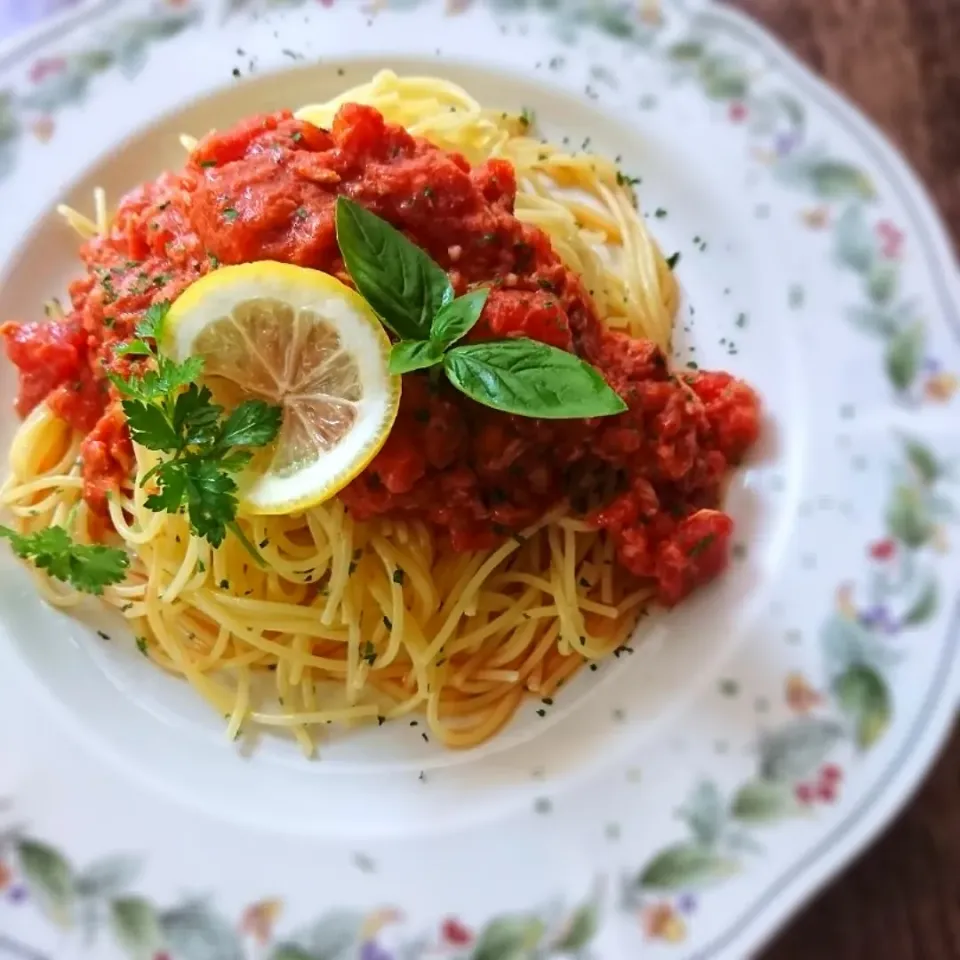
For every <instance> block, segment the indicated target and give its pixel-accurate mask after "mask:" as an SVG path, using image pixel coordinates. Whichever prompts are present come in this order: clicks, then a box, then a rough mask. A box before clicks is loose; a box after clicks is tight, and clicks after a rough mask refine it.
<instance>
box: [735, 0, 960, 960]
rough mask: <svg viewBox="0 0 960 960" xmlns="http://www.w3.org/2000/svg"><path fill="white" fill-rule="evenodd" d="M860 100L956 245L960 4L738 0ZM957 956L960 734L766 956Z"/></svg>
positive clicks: (918, 959) (792, 959)
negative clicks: (884, 827) (904, 804)
mask: <svg viewBox="0 0 960 960" xmlns="http://www.w3.org/2000/svg"><path fill="white" fill-rule="evenodd" d="M730 2H731V3H732V4H733V5H734V6H736V7H738V8H739V9H741V10H743V11H744V12H746V13H749V14H751V15H752V16H754V17H756V18H757V19H758V20H760V21H761V22H762V23H764V24H765V25H766V26H767V28H768V29H769V30H771V31H772V32H773V33H774V34H776V35H777V36H778V37H779V38H780V39H781V40H783V41H784V42H785V43H786V44H787V45H788V46H789V47H791V49H793V50H794V51H795V52H796V53H797V54H798V55H799V56H800V57H801V58H802V59H803V60H805V61H806V62H807V63H808V64H809V65H810V66H811V67H813V69H814V70H816V71H817V72H818V73H820V74H821V75H823V76H824V77H826V78H827V79H828V80H829V81H830V82H831V83H832V84H833V85H834V86H836V87H838V88H839V89H840V90H841V91H843V92H844V93H845V94H846V95H847V97H848V98H849V99H851V100H852V101H854V102H855V103H856V104H857V105H858V106H859V107H860V109H861V110H863V111H864V112H865V113H866V114H867V115H868V116H869V117H871V118H872V119H873V120H874V122H875V123H877V124H878V125H879V126H880V127H881V128H882V129H883V130H884V131H885V132H886V134H887V135H888V136H889V137H890V138H891V139H892V140H893V141H894V143H896V144H897V146H898V147H899V148H900V149H901V150H902V151H903V153H904V154H905V155H906V156H907V158H908V159H909V160H910V162H911V163H912V165H913V166H914V168H915V169H916V170H917V172H918V173H919V174H920V177H921V179H922V180H923V181H924V182H925V183H926V185H927V187H928V188H929V189H930V191H931V192H932V194H933V196H934V199H935V200H936V203H937V205H938V207H939V208H940V211H941V212H942V213H943V215H944V217H945V218H946V221H947V225H948V226H949V228H950V231H951V234H952V236H953V241H954V245H955V248H956V249H958V250H960V0H730ZM861 958H862V960H960V731H958V732H956V733H955V734H954V736H953V739H952V741H951V742H950V743H949V745H948V746H947V748H946V750H945V752H944V754H943V756H942V757H941V758H940V762H939V763H938V764H937V766H936V768H935V770H934V771H933V772H932V774H931V775H930V778H929V779H928V781H927V782H926V784H925V785H924V787H923V789H922V790H921V791H920V793H919V794H918V795H917V797H916V798H915V799H914V800H913V802H912V803H911V804H910V806H909V807H908V808H907V810H906V811H905V812H904V813H903V814H902V815H901V817H900V818H899V819H898V820H897V822H896V823H895V824H894V825H893V826H892V827H891V828H890V829H889V830H888V831H887V833H886V834H885V835H884V836H883V837H882V838H881V839H880V840H879V841H878V842H877V843H876V844H875V845H874V846H873V847H872V848H871V849H870V850H869V851H868V852H867V853H865V854H864V855H863V856H862V857H861V858H860V860H859V861H858V862H857V863H856V864H854V865H853V866H852V867H851V868H850V869H849V870H848V871H847V872H846V873H845V874H844V875H843V876H842V877H841V878H840V879H839V880H837V881H836V882H835V883H834V884H833V885H832V886H831V887H829V888H828V889H827V890H826V891H825V892H824V893H823V894H821V896H819V897H818V898H817V899H816V900H815V901H814V902H813V904H811V905H810V906H809V907H808V908H807V909H806V910H805V911H804V912H803V913H801V914H800V916H799V917H798V918H797V919H796V920H795V921H794V923H793V924H792V925H791V926H790V927H789V928H788V929H787V930H786V931H785V932H784V933H783V934H782V935H781V936H780V937H779V938H778V939H777V940H776V941H775V942H774V943H773V944H772V945H771V946H770V948H769V949H768V950H767V952H766V953H765V954H764V960H861Z"/></svg>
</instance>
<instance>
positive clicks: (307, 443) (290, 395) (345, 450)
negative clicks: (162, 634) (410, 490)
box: [164, 261, 400, 514]
mask: <svg viewBox="0 0 960 960" xmlns="http://www.w3.org/2000/svg"><path fill="white" fill-rule="evenodd" d="M164 339H165V343H164V348H165V349H167V350H169V351H170V352H171V353H172V354H174V355H175V356H176V357H177V358H178V359H181V360H182V359H183V358H184V357H187V356H193V355H196V356H201V357H203V359H204V378H205V380H206V381H207V382H208V383H209V384H210V386H211V387H212V389H213V390H214V393H215V395H216V396H217V397H218V399H222V398H223V397H229V398H231V399H233V400H234V402H235V401H236V400H237V399H240V398H241V397H243V396H246V397H251V396H253V397H260V398H262V399H264V400H266V401H267V402H268V403H274V404H279V405H281V406H282V407H283V425H282V426H281V428H280V433H279V436H278V437H277V441H276V444H275V447H274V448H273V450H272V455H269V456H261V457H259V458H258V459H257V460H255V461H254V463H253V465H252V469H251V470H249V471H248V474H251V475H250V476H247V477H245V478H244V482H243V484H242V487H243V498H244V503H245V506H246V507H247V508H248V509H249V510H251V511H253V512H255V513H271V514H275V513H293V512H295V511H299V510H303V509H306V508H307V507H309V506H313V505H314V504H317V503H321V502H322V501H324V500H326V499H328V498H329V497H332V496H333V495H334V494H335V493H336V492H337V491H338V490H340V489H341V488H343V487H344V486H346V484H347V483H349V482H350V481H351V480H352V479H353V478H354V477H355V476H356V475H357V474H358V473H360V471H361V470H363V468H364V467H365V466H366V465H367V464H368V463H369V462H370V460H371V459H372V458H373V457H374V455H375V454H376V452H377V451H378V450H379V449H380V447H381V446H383V443H384V441H385V440H386V439H387V435H388V434H389V433H390V427H391V426H392V424H393V421H394V419H395V418H396V416H397V406H398V404H399V402H400V378H399V377H395V376H391V375H390V373H389V372H388V369H387V365H388V361H389V357H390V341H389V339H388V337H387V334H386V331H385V330H384V329H383V327H382V326H381V324H380V321H379V320H378V319H377V317H376V315H375V314H374V313H373V311H372V310H371V309H370V307H369V305H368V304H367V303H366V301H365V300H363V298H362V297H360V296H359V295H358V294H357V293H355V292H354V291H353V290H351V289H350V288H349V287H347V286H345V285H344V284H342V283H341V282H340V281H339V280H337V279H336V278H335V277H331V276H330V275H329V274H326V273H321V272H319V271H318V270H308V269H306V268H304V267H295V266H291V265H290V264H285V263H274V262H272V261H261V262H259V263H246V264H240V265H238V266H234V267H222V268H221V269H219V270H215V271H213V272H212V273H209V274H207V275H206V276H205V277H203V278H202V279H200V280H198V281H197V282H196V283H194V284H192V285H191V286H190V287H189V288H188V289H187V290H185V291H184V292H183V294H181V296H180V297H179V298H178V299H177V300H176V302H175V303H174V304H173V306H172V307H171V308H170V312H169V314H168V315H167V321H166V333H165V336H164Z"/></svg>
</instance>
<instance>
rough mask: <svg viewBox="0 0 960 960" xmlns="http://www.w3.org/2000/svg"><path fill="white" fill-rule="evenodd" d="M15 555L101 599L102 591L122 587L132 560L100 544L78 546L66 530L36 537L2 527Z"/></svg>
mask: <svg viewBox="0 0 960 960" xmlns="http://www.w3.org/2000/svg"><path fill="white" fill-rule="evenodd" d="M0 537H6V538H7V539H8V540H9V541H10V546H11V547H13V552H14V553H15V554H16V555H17V556H18V557H20V558H21V559H23V560H29V561H31V562H32V563H33V565H34V566H35V567H37V568H38V569H40V570H46V571H47V573H48V574H49V575H50V576H51V577H54V578H55V579H57V580H63V581H64V582H65V583H69V584H70V585H71V586H73V587H75V588H76V589H77V590H81V591H83V592H84V593H93V594H96V595H97V596H99V595H100V594H102V593H103V588H104V587H107V586H109V585H110V584H113V583H119V582H120V581H121V580H122V579H123V578H124V577H125V576H126V575H127V567H128V566H129V564H130V560H129V558H128V557H127V554H126V553H125V552H124V551H123V550H118V549H117V548H116V547H104V546H101V545H99V544H88V543H76V542H75V541H74V540H73V539H72V538H71V536H70V534H69V533H68V532H67V531H66V529H65V528H64V527H60V526H52V527H47V528H46V529H45V530H38V531H37V532H36V533H17V532H16V530H11V529H10V528H9V527H4V526H2V525H0Z"/></svg>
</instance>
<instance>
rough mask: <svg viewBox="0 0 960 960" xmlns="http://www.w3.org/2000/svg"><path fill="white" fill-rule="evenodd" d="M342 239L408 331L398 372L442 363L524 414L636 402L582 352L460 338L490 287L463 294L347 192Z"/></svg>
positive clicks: (341, 201)
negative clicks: (612, 385)
mask: <svg viewBox="0 0 960 960" xmlns="http://www.w3.org/2000/svg"><path fill="white" fill-rule="evenodd" d="M336 223H337V242H338V243H339V245H340V253H341V254H342V256H343V262H344V265H345V266H346V268H347V272H348V273H349V274H350V277H351V278H352V279H353V282H354V284H355V285H356V287H357V290H358V291H359V293H360V295H361V296H362V297H363V298H364V299H365V300H366V301H367V302H368V303H369V304H370V306H371V307H373V309H374V312H375V313H376V314H377V316H378V317H380V319H381V321H382V322H383V324H384V326H386V327H387V328H388V329H390V330H391V331H393V333H395V334H396V335H397V336H398V337H399V338H400V339H399V342H398V343H395V344H394V345H393V349H392V350H391V353H390V372H391V373H393V374H401V373H411V372H412V371H414V370H425V369H427V368H429V367H435V366H438V365H442V367H443V372H444V373H445V374H446V377H447V379H448V380H449V381H450V383H451V384H453V386H454V387H456V388H457V389H458V390H460V391H462V392H463V393H465V394H466V395H467V396H468V397H470V398H471V399H473V400H475V401H477V403H482V404H483V405H484V406H487V407H492V408H493V409H495V410H502V411H503V412H504V413H513V414H518V415H520V416H523V417H543V418H548V419H566V418H580V417H605V416H610V415H611V414H616V413H622V412H623V411H624V410H626V409H627V405H626V404H625V403H624V402H623V400H622V399H621V398H620V397H619V396H617V394H616V393H615V392H614V391H613V390H612V389H611V388H610V386H609V385H608V384H607V382H606V381H605V380H604V379H603V377H602V376H601V374H600V372H599V371H598V370H597V369H595V368H594V367H592V366H590V364H588V363H584V362H583V361H582V360H581V359H580V358H579V357H578V356H576V355H575V354H572V353H568V352H567V351H566V350H560V349H558V348H557V347H551V346H550V345H549V344H546V343H541V342H540V341H538V340H531V339H528V338H526V337H515V338H510V339H503V340H487V341H484V342H482V343H473V344H467V345H462V346H454V344H456V342H457V341H458V340H460V339H461V338H462V337H463V336H464V335H465V334H467V333H468V332H469V331H470V329H471V328H472V327H473V325H474V324H475V323H476V322H477V321H478V320H479V319H480V314H481V312H482V311H483V307H484V304H485V303H486V300H487V296H488V295H489V293H490V291H489V290H488V289H486V288H483V289H478V290H471V291H470V292H469V293H467V294H465V295H464V296H462V297H456V298H455V297H454V294H453V287H452V286H451V285H450V281H449V279H448V278H447V275H446V273H445V272H444V271H443V270H442V269H441V268H440V267H439V265H438V264H436V263H434V261H433V260H431V259H430V257H429V256H427V254H426V253H424V251H423V250H421V249H420V248H419V247H417V246H416V245H415V244H413V243H411V242H410V241H409V240H407V238H406V237H404V236H403V234H402V233H400V232H399V231H398V230H396V229H394V228H393V227H392V226H390V224H389V223H387V222H386V221H385V220H382V219H381V218H380V217H378V216H376V215H375V214H373V213H370V211H369V210H365V209H364V208H363V207H361V206H359V205H358V204H356V203H354V202H353V201H351V200H348V199H347V198H346V197H339V198H338V199H337V210H336Z"/></svg>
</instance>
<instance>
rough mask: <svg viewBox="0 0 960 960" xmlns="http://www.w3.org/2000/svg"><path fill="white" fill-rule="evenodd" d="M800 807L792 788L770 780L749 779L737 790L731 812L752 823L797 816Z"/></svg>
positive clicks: (738, 817)
mask: <svg viewBox="0 0 960 960" xmlns="http://www.w3.org/2000/svg"><path fill="white" fill-rule="evenodd" d="M798 810H799V807H798V805H797V801H796V798H795V797H794V795H793V791H792V789H791V788H790V787H789V786H787V785H786V784H783V783H773V782H771V781H769V780H749V781H747V783H745V784H744V785H743V786H742V787H740V789H739V790H738V791H737V792H736V794H735V796H734V798H733V804H732V805H731V808H730V812H731V814H732V815H733V817H734V818H735V819H737V820H741V821H743V822H744V823H751V824H765V823H775V822H776V821H778V820H783V819H784V818H786V817H792V816H796V814H797V812H798Z"/></svg>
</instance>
